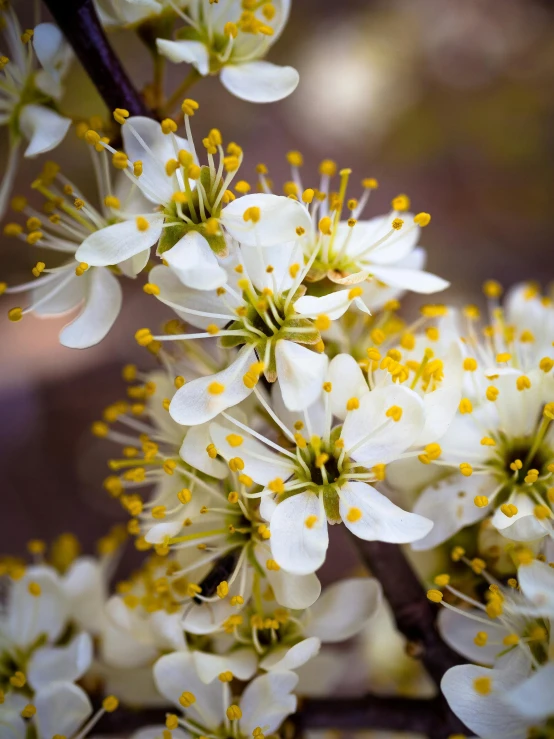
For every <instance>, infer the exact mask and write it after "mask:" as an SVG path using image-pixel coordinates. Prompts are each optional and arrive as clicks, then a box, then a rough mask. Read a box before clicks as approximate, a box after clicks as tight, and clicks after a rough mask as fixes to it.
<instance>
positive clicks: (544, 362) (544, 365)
mask: <svg viewBox="0 0 554 739" xmlns="http://www.w3.org/2000/svg"><path fill="white" fill-rule="evenodd" d="M553 367H554V359H550V357H543V358H542V359H541V361H540V362H539V369H541V370H542V371H543V372H550V370H551V369H552V368H553Z"/></svg>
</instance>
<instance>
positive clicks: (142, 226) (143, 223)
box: [135, 216, 150, 231]
mask: <svg viewBox="0 0 554 739" xmlns="http://www.w3.org/2000/svg"><path fill="white" fill-rule="evenodd" d="M135 223H136V224H137V228H138V230H139V231H148V229H149V228H150V224H149V223H148V221H147V220H146V218H145V217H144V216H137V217H136V219H135Z"/></svg>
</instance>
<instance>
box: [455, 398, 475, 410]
mask: <svg viewBox="0 0 554 739" xmlns="http://www.w3.org/2000/svg"><path fill="white" fill-rule="evenodd" d="M458 410H459V411H460V413H472V411H473V405H472V403H471V400H470V399H469V398H462V399H461V400H460V405H459V406H458Z"/></svg>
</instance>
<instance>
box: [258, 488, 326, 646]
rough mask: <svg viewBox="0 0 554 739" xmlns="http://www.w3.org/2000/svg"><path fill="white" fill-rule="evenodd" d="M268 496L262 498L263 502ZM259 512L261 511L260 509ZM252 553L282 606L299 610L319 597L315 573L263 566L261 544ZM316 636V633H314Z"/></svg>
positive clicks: (263, 558) (262, 546)
mask: <svg viewBox="0 0 554 739" xmlns="http://www.w3.org/2000/svg"><path fill="white" fill-rule="evenodd" d="M269 497H270V496H266V497H265V498H263V499H262V502H263V503H265V501H267V500H268V499H269ZM260 514H261V515H262V516H263V513H262V512H261V510H260ZM254 554H255V556H256V559H257V560H258V562H259V563H260V565H261V566H262V567H263V568H264V569H265V574H266V577H267V579H268V581H269V584H270V585H271V589H272V590H273V594H274V596H275V600H276V601H277V603H278V604H279V605H280V606H283V607H284V608H292V609H294V610H297V609H298V610H300V609H304V608H309V607H310V606H311V605H312V604H313V603H315V602H316V600H317V599H318V598H319V594H320V593H321V583H320V582H319V579H318V577H317V575H315V574H314V573H310V574H309V575H293V574H292V573H290V572H286V571H285V570H283V569H280V570H268V569H267V568H266V567H265V564H266V561H267V558H268V556H269V555H268V550H267V549H266V547H265V546H264V545H262V544H257V545H256V546H255V549H254ZM316 636H317V634H316Z"/></svg>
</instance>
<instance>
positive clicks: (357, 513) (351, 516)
mask: <svg viewBox="0 0 554 739" xmlns="http://www.w3.org/2000/svg"><path fill="white" fill-rule="evenodd" d="M361 517H362V512H361V510H360V509H359V508H356V507H355V506H353V507H352V508H349V509H348V513H347V514H346V519H347V521H349V522H350V523H356V521H359V520H360V519H361Z"/></svg>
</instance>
